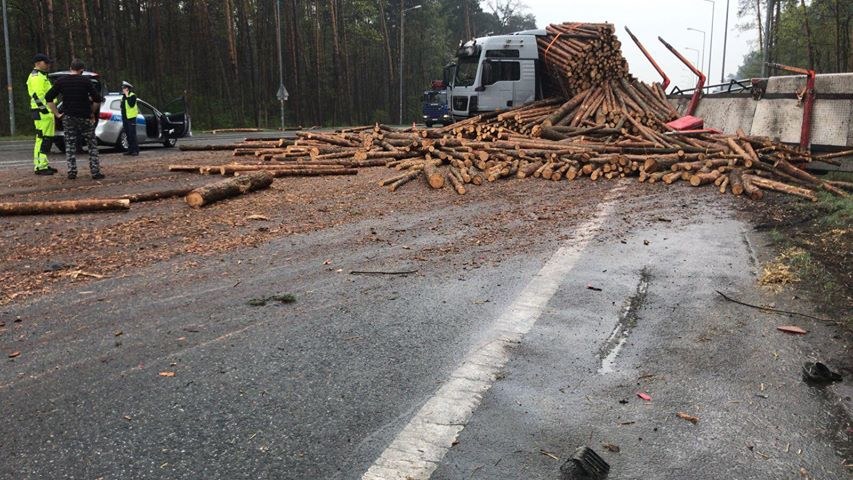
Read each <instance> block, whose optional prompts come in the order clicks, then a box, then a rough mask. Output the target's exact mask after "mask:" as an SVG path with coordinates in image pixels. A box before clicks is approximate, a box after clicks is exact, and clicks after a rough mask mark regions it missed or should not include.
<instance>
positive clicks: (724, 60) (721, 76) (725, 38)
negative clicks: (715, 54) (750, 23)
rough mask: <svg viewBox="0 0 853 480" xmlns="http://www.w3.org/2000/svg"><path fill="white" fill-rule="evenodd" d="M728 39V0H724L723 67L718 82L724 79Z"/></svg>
mask: <svg viewBox="0 0 853 480" xmlns="http://www.w3.org/2000/svg"><path fill="white" fill-rule="evenodd" d="M728 40H729V0H726V29H725V31H723V67H722V68H721V69H720V83H725V81H726V42H728Z"/></svg>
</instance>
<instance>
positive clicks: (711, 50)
mask: <svg viewBox="0 0 853 480" xmlns="http://www.w3.org/2000/svg"><path fill="white" fill-rule="evenodd" d="M705 1H706V2H708V3H710V4H711V40H710V43H709V44H708V76H710V75H711V62H713V61H714V14H715V13H716V10H717V4H716V3H715V2H714V0H705Z"/></svg>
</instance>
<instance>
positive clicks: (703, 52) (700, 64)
mask: <svg viewBox="0 0 853 480" xmlns="http://www.w3.org/2000/svg"><path fill="white" fill-rule="evenodd" d="M687 29H688V30H690V31H692V32H699V33H701V34H702V60H701V61H700V62H699V70H702V69H703V68H705V31H704V30H699V29H698V28H693V27H687Z"/></svg>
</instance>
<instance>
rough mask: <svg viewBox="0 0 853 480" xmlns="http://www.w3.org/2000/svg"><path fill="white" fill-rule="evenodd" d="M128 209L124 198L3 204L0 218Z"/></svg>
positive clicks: (126, 200) (128, 204)
mask: <svg viewBox="0 0 853 480" xmlns="http://www.w3.org/2000/svg"><path fill="white" fill-rule="evenodd" d="M129 208H130V200H128V199H126V198H121V199H119V198H105V199H86V200H60V201H48V202H3V203H0V216H5V215H49V214H55V213H87V212H103V211H110V210H128V209H129Z"/></svg>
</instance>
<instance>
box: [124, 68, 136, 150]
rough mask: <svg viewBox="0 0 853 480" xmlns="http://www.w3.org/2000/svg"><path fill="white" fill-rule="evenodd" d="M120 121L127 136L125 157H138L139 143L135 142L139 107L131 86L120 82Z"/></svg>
mask: <svg viewBox="0 0 853 480" xmlns="http://www.w3.org/2000/svg"><path fill="white" fill-rule="evenodd" d="M121 93H122V97H121V119H122V120H121V121H122V123H123V124H124V131H125V133H126V134H127V151H126V152H124V154H125V155H133V156H136V155H139V143H138V141H137V140H136V116H137V115H139V106H138V105H137V104H136V94H135V93H133V85H131V84H130V83H128V82H121Z"/></svg>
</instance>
